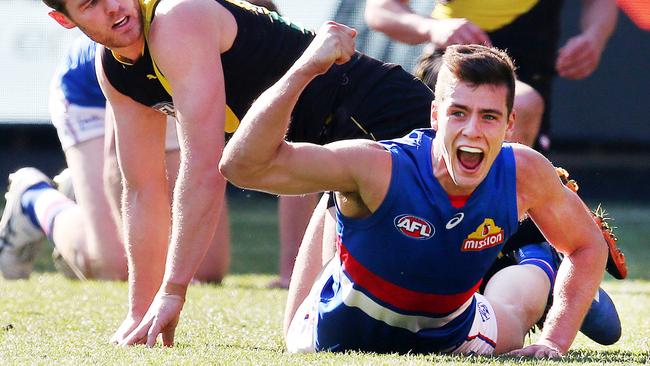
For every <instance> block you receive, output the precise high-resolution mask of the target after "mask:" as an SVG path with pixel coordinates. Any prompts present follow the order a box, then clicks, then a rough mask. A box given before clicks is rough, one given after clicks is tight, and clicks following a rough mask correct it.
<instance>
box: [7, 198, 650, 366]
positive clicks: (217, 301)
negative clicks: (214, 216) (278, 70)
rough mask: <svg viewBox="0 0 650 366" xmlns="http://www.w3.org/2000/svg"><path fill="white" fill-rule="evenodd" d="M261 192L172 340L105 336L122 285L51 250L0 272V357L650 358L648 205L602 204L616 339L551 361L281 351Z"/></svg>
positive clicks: (243, 205) (273, 258)
mask: <svg viewBox="0 0 650 366" xmlns="http://www.w3.org/2000/svg"><path fill="white" fill-rule="evenodd" d="M258 198H259V196H255V195H254V196H253V197H251V198H250V199H248V198H245V197H244V198H242V197H239V198H238V199H237V200H236V202H231V212H232V214H231V222H232V227H233V243H234V245H233V265H232V272H233V274H232V275H230V276H229V277H227V279H226V281H225V282H224V284H223V285H220V286H212V285H196V286H192V287H191V288H190V290H189V292H188V301H187V303H186V305H185V310H184V312H183V315H182V319H181V323H180V325H179V327H178V329H177V336H176V343H177V345H176V347H174V348H170V349H163V348H161V347H157V348H154V349H147V348H145V347H142V346H137V347H131V348H120V347H117V346H113V345H110V344H108V339H109V337H110V336H111V333H112V332H113V331H114V330H115V328H116V327H117V326H118V325H119V324H120V322H121V320H122V318H123V316H124V315H125V311H126V306H125V303H126V292H127V289H126V285H125V284H124V283H118V282H93V281H89V282H76V281H69V280H66V279H64V278H63V277H62V276H61V275H59V274H58V273H56V272H53V270H52V268H53V267H52V265H51V263H50V261H49V259H48V258H47V255H48V254H47V253H43V255H42V256H41V257H40V258H39V262H38V266H37V270H36V272H35V273H34V275H33V276H32V278H31V279H30V280H28V281H15V282H8V281H3V280H0V365H24V364H42V365H50V364H57V365H59V364H68V365H79V364H81V365H86V364H101V365H104V364H106V365H113V364H118V365H132V364H137V365H141V364H156V365H157V364H165V365H169V364H174V365H175V364H188V365H189V364H192V365H194V364H200V365H202V364H216V365H223V364H228V365H240V364H255V365H257V364H264V365H303V364H314V365H339V364H345V365H397V364H398V365H407V364H408V365H431V364H444V365H473V364H486V365H490V364H499V365H507V364H530V365H533V364H534V365H538V364H539V365H544V364H552V365H558V364H577V365H582V364H592V365H596V364H598V365H600V364H619V365H630V364H644V363H646V364H647V363H650V357H649V356H648V352H649V350H650V308H649V307H648V304H650V282H649V281H648V280H649V279H650V268H648V266H647V265H645V264H646V263H648V259H650V258H649V254H650V253H648V252H649V251H648V250H647V248H646V239H647V238H648V237H650V208H647V207H645V208H644V207H641V206H635V207H631V206H625V205H623V204H618V205H612V204H609V205H608V208H609V211H610V213H611V215H612V216H613V217H615V218H616V221H615V226H618V227H619V231H618V233H619V237H620V242H621V245H622V246H623V247H624V248H625V252H626V253H627V256H628V258H629V261H630V269H631V277H632V278H633V279H632V280H629V281H614V280H611V279H609V278H608V279H606V281H605V283H604V287H605V288H606V289H607V291H608V292H609V293H610V295H611V296H612V298H613V299H614V301H615V302H616V304H617V306H618V308H619V312H620V315H621V320H622V323H623V337H622V339H621V340H620V341H619V342H618V343H617V344H616V345H614V346H611V347H602V346H599V345H597V344H595V343H593V342H591V341H590V340H588V339H587V338H585V337H584V336H582V335H579V336H578V338H577V340H576V342H575V343H574V346H573V348H572V351H571V352H570V353H569V355H568V356H566V357H565V358H564V359H563V360H562V361H560V362H553V361H533V360H526V361H521V360H517V359H512V358H503V357H495V358H489V357H463V356H454V357H452V356H441V355H426V356H423V355H376V354H368V353H346V354H330V353H322V354H317V355H290V354H287V353H285V352H284V351H283V343H282V337H281V322H282V311H283V307H284V302H285V300H286V291H285V290H270V289H266V288H265V285H266V283H268V282H269V281H270V280H271V279H272V274H273V273H274V272H275V270H276V267H277V252H278V247H277V232H276V226H275V225H276V222H277V217H276V214H275V204H274V201H273V200H268V199H266V200H261V201H260V200H259V199H258ZM534 338H535V335H533V336H532V338H530V339H529V340H528V341H529V342H530V341H532V340H534Z"/></svg>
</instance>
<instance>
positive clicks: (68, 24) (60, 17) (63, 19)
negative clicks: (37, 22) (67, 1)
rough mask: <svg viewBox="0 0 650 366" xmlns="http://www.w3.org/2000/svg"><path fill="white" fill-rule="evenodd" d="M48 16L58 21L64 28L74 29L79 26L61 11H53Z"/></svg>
mask: <svg viewBox="0 0 650 366" xmlns="http://www.w3.org/2000/svg"><path fill="white" fill-rule="evenodd" d="M47 15H49V16H50V18H52V19H54V20H56V22H57V23H59V24H60V25H61V26H62V27H63V28H66V29H72V28H74V27H76V26H77V25H76V24H74V23H73V22H72V21H71V20H70V19H68V17H67V16H66V15H65V14H63V13H61V12H60V11H56V10H52V11H51V12H49V13H47Z"/></svg>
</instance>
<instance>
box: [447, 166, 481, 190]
mask: <svg viewBox="0 0 650 366" xmlns="http://www.w3.org/2000/svg"><path fill="white" fill-rule="evenodd" d="M484 164H485V162H484V161H483V162H481V163H480V164H479V165H477V166H475V167H472V168H468V167H466V166H464V165H463V164H461V163H460V162H459V161H456V164H455V165H456V166H455V167H454V168H455V169H454V171H455V174H454V175H455V177H456V179H455V180H456V184H457V185H458V186H461V187H464V188H475V187H476V186H478V185H479V184H480V183H481V182H482V181H483V179H484V178H485V176H486V174H485V172H484V170H485V169H483V166H484Z"/></svg>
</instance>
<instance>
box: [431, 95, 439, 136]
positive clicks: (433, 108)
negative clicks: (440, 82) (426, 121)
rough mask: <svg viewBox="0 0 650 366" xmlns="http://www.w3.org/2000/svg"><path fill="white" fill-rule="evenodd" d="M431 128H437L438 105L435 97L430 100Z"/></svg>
mask: <svg viewBox="0 0 650 366" xmlns="http://www.w3.org/2000/svg"><path fill="white" fill-rule="evenodd" d="M431 128H433V129H434V130H436V131H437V130H438V107H437V106H436V101H435V99H434V100H433V102H431Z"/></svg>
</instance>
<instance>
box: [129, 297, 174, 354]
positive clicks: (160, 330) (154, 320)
mask: <svg viewBox="0 0 650 366" xmlns="http://www.w3.org/2000/svg"><path fill="white" fill-rule="evenodd" d="M176 286H180V285H176ZM167 288H168V286H163V288H161V289H160V291H158V294H156V297H155V298H154V300H153V303H152V304H151V306H150V307H149V310H148V311H147V313H146V314H145V316H144V318H143V319H142V321H141V322H140V324H139V325H138V326H137V328H135V329H134V330H133V331H132V332H131V333H130V334H129V335H128V336H127V337H126V338H124V339H123V340H122V341H121V342H120V343H119V344H120V345H121V346H131V345H134V344H146V345H147V347H153V346H154V345H156V339H157V338H158V335H159V334H162V342H163V346H165V347H171V346H173V345H174V333H175V332H176V325H178V320H179V319H180V315H181V310H183V304H184V303H185V291H184V290H183V291H181V292H182V293H179V291H169V290H168V289H167Z"/></svg>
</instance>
